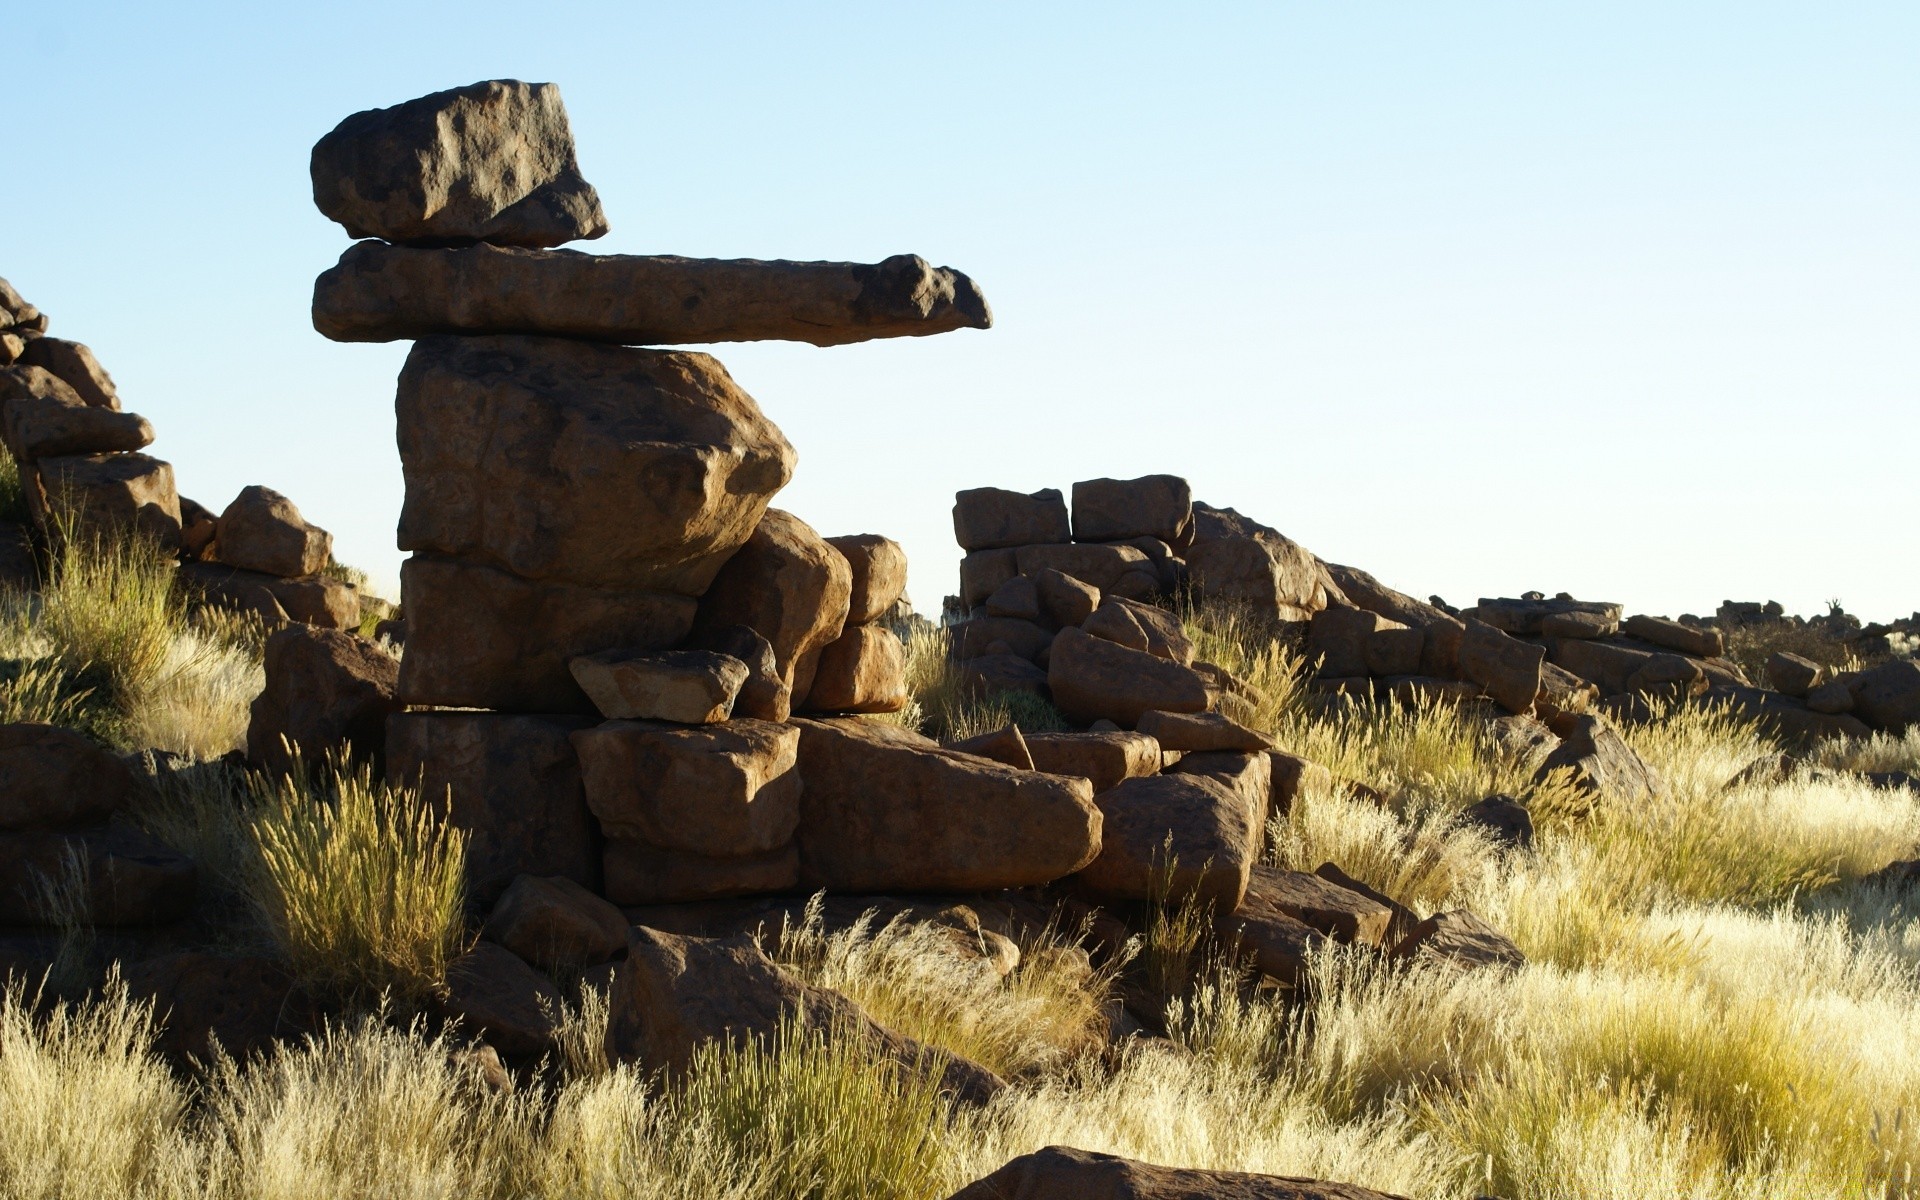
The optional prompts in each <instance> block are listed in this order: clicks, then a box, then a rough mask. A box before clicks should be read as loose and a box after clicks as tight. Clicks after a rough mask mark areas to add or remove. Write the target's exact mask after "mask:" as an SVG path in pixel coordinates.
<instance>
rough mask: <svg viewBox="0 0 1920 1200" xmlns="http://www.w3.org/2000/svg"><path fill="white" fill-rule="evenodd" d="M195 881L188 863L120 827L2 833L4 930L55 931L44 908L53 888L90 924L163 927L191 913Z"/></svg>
mask: <svg viewBox="0 0 1920 1200" xmlns="http://www.w3.org/2000/svg"><path fill="white" fill-rule="evenodd" d="M76 867H77V868H78V874H77V876H76V874H75V868H76ZM198 878H199V877H198V872H197V871H196V870H195V868H194V864H193V861H192V860H191V859H189V858H188V857H187V856H186V855H184V854H181V853H180V852H179V851H177V850H175V849H173V848H172V847H170V846H167V845H166V844H164V843H162V842H160V841H159V840H158V839H156V838H154V837H153V836H152V835H151V834H148V833H145V832H143V831H141V830H140V829H138V828H136V827H134V826H133V825H131V824H123V823H121V822H118V821H116V822H114V823H112V824H111V825H108V826H105V827H94V828H89V829H84V830H68V831H65V832H58V833H55V832H48V831H44V830H36V831H31V832H23V833H0V925H50V924H57V923H58V922H57V921H56V920H55V919H54V918H55V915H56V914H55V913H53V912H51V911H49V909H48V908H47V903H46V895H47V889H48V888H49V887H50V886H51V887H55V888H58V889H60V890H62V891H63V892H68V893H70V894H71V895H72V897H73V898H74V899H78V900H79V901H80V908H81V912H80V913H79V914H78V915H79V916H80V918H81V920H82V921H84V922H86V923H88V924H93V925H102V926H121V925H165V924H169V923H171V922H174V921H178V920H180V919H181V918H182V917H185V916H186V915H187V913H188V912H189V911H190V910H191V909H192V908H193V901H194V897H195V894H196V888H197V884H198Z"/></svg>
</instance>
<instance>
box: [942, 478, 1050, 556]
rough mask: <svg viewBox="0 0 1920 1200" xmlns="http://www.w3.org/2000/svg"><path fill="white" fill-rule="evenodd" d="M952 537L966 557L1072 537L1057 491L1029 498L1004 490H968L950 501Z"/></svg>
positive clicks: (1035, 494) (1037, 494)
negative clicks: (980, 552) (951, 504)
mask: <svg viewBox="0 0 1920 1200" xmlns="http://www.w3.org/2000/svg"><path fill="white" fill-rule="evenodd" d="M953 536H954V540H955V541H957V542H959V543H960V548H961V549H962V550H965V551H967V552H968V553H969V554H971V553H973V552H975V551H979V550H999V549H1008V548H1012V547H1015V546H1031V545H1036V544H1038V543H1041V542H1065V541H1067V540H1069V538H1071V536H1072V525H1071V523H1070V522H1069V521H1068V519H1067V504H1066V500H1065V498H1064V497H1062V496H1061V494H1060V491H1059V489H1057V488H1042V489H1040V490H1039V491H1037V492H1034V493H1033V494H1031V495H1023V494H1022V493H1020V492H1010V491H1008V490H1006V489H1005V488H970V489H968V490H967V491H964V492H960V493H957V494H956V495H955V496H954V498H953Z"/></svg>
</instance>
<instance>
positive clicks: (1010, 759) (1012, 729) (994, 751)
mask: <svg viewBox="0 0 1920 1200" xmlns="http://www.w3.org/2000/svg"><path fill="white" fill-rule="evenodd" d="M946 748H947V749H949V750H958V751H959V752H960V753H962V754H971V755H974V756H975V757H978V758H989V759H992V760H993V761H994V762H997V763H1005V764H1006V765H1007V766H1009V767H1013V768H1014V769H1016V770H1020V771H1037V770H1039V769H1040V768H1039V767H1037V766H1035V765H1034V762H1033V752H1032V751H1031V750H1030V749H1028V747H1027V740H1026V738H1025V737H1023V736H1021V733H1020V727H1019V726H1018V725H1009V726H1007V727H1006V728H1004V729H996V730H994V731H993V732H992V733H983V734H980V735H978V736H976V737H970V738H963V739H962V740H960V741H957V742H947V743H946ZM1048 774H1051V775H1073V774H1076V772H1073V771H1053V770H1049V771H1048Z"/></svg>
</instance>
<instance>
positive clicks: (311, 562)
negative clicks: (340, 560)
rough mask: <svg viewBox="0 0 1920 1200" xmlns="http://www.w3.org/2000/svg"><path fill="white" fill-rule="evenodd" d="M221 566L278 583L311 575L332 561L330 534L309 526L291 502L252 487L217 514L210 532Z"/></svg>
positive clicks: (262, 489) (265, 489) (257, 487)
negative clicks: (277, 578)
mask: <svg viewBox="0 0 1920 1200" xmlns="http://www.w3.org/2000/svg"><path fill="white" fill-rule="evenodd" d="M214 544H215V545H216V546H217V547H219V555H220V561H221V562H223V563H226V564H227V565H228V566H233V567H239V568H241V569H242V570H247V571H259V572H262V573H263V574H267V575H278V576H281V577H282V578H294V577H296V576H302V575H314V574H317V573H319V571H320V568H322V567H324V566H326V565H327V563H328V561H329V560H331V559H332V557H333V535H332V534H330V533H328V532H327V531H326V530H324V529H322V528H320V527H319V526H318V525H311V524H308V522H307V520H306V518H304V517H302V516H301V515H300V510H299V509H298V508H296V507H295V506H294V503H293V501H291V500H289V499H287V498H286V497H285V496H282V495H281V494H280V493H279V492H276V491H274V490H273V489H272V488H269V487H261V486H260V485H259V484H255V485H253V486H252V487H246V488H242V489H240V494H239V495H238V496H236V497H235V498H234V501H233V503H232V504H229V505H227V507H226V511H224V512H222V513H221V514H220V519H219V522H218V523H217V524H216V526H215V528H214Z"/></svg>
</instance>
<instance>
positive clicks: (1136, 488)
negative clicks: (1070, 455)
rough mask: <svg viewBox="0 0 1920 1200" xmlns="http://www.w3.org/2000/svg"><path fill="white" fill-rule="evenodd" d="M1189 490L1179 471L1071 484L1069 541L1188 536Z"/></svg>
mask: <svg viewBox="0 0 1920 1200" xmlns="http://www.w3.org/2000/svg"><path fill="white" fill-rule="evenodd" d="M1192 525H1193V490H1192V489H1191V488H1189V487H1188V486H1187V481H1186V480H1184V479H1182V478H1180V477H1179V476H1177V475H1144V476H1142V477H1140V478H1139V479H1088V480H1084V481H1082V482H1080V483H1076V484H1074V485H1073V540H1074V541H1076V542H1123V541H1126V540H1127V539H1128V538H1137V537H1149V538H1156V539H1158V540H1159V541H1162V542H1165V543H1167V544H1168V545H1173V544H1174V543H1177V542H1182V541H1185V540H1187V539H1190V538H1191V537H1192V534H1193V531H1192Z"/></svg>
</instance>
